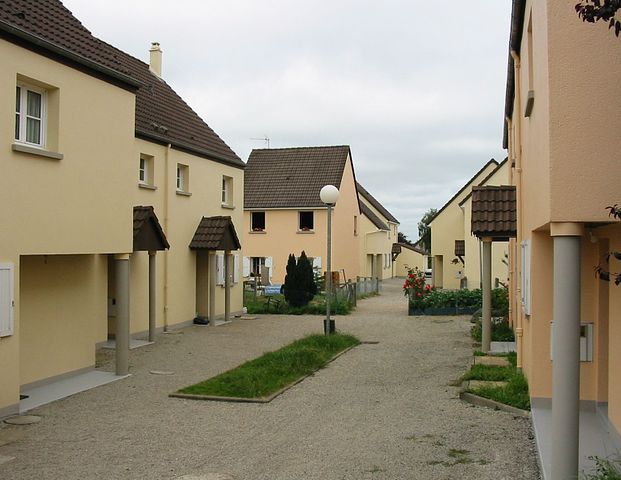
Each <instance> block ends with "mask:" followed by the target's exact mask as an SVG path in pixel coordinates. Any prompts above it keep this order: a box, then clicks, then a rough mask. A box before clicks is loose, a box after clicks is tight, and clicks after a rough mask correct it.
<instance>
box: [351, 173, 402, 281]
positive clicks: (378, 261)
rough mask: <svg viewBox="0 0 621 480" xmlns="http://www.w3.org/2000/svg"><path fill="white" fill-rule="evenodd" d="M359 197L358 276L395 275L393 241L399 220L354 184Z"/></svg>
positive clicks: (396, 234)
mask: <svg viewBox="0 0 621 480" xmlns="http://www.w3.org/2000/svg"><path fill="white" fill-rule="evenodd" d="M356 187H357V190H358V199H359V200H360V212H361V214H362V215H361V219H360V221H359V226H358V230H359V232H358V234H359V235H358V236H359V238H360V276H361V277H373V278H379V279H380V280H384V279H386V278H392V277H394V276H395V266H394V264H393V244H394V243H395V242H397V237H398V234H399V221H398V220H397V219H396V218H395V217H394V216H393V215H392V214H391V213H390V212H389V211H388V210H387V209H386V208H385V207H384V206H383V205H382V204H381V203H380V202H379V201H378V200H377V199H376V198H375V197H374V196H373V195H371V194H370V193H369V192H368V191H367V190H366V189H365V188H364V187H363V186H362V185H360V184H359V183H357V184H356Z"/></svg>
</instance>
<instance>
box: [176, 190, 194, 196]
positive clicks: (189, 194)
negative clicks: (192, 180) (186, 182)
mask: <svg viewBox="0 0 621 480" xmlns="http://www.w3.org/2000/svg"><path fill="white" fill-rule="evenodd" d="M175 193H176V194H177V195H181V196H182V197H191V196H192V194H191V193H190V192H184V191H182V190H177V191H176V192H175Z"/></svg>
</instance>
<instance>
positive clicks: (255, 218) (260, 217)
mask: <svg viewBox="0 0 621 480" xmlns="http://www.w3.org/2000/svg"><path fill="white" fill-rule="evenodd" d="M250 229H251V230H252V231H253V232H262V231H264V230H265V212H251V213H250Z"/></svg>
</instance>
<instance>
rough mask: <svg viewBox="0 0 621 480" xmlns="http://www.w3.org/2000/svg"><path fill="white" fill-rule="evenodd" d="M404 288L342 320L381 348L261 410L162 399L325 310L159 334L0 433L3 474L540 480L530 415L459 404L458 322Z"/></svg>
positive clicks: (463, 359)
mask: <svg viewBox="0 0 621 480" xmlns="http://www.w3.org/2000/svg"><path fill="white" fill-rule="evenodd" d="M400 285H401V280H398V279H395V280H390V281H386V282H384V292H383V294H382V295H381V296H379V297H374V298H370V299H367V300H363V301H361V302H359V306H358V308H357V310H356V312H355V313H354V314H352V315H350V316H348V317H337V320H336V324H337V328H338V329H340V330H343V331H346V332H350V333H353V334H355V335H357V336H359V337H360V338H361V339H362V340H365V341H378V342H379V343H378V344H364V345H361V346H359V347H356V348H355V349H353V350H351V351H350V352H349V353H347V354H345V355H343V356H341V357H340V358H339V359H337V360H336V361H335V362H333V363H332V364H330V365H329V366H328V368H326V369H324V370H322V371H320V372H318V373H317V374H315V375H314V376H312V377H309V378H307V379H306V380H304V381H303V382H301V383H300V384H298V385H296V386H295V387H293V388H292V389H290V390H288V391H287V392H285V393H284V394H283V395H281V396H280V397H278V398H276V399H275V400H274V401H273V402H271V403H269V404H236V403H220V402H201V401H192V400H183V399H172V398H168V397H167V394H168V393H170V392H172V391H174V390H176V389H178V388H180V387H183V386H186V385H188V384H190V383H195V382H197V381H200V380H203V379H205V378H207V377H210V376H212V375H214V374H216V373H218V372H221V371H225V370H228V369H229V368H231V367H233V366H235V365H237V364H239V363H241V362H243V361H245V360H248V359H250V358H254V357H256V356H258V355H260V354H261V353H263V352H264V351H267V350H273V349H276V348H278V347H280V346H282V345H284V344H287V343H289V342H290V341H292V340H294V339H296V338H299V337H301V336H303V335H304V334H307V333H310V332H320V331H321V330H322V328H323V325H322V318H321V317H310V316H308V317H306V316H305V317H295V316H260V317H259V318H257V319H255V320H235V321H234V322H233V323H232V324H229V325H226V326H221V327H217V328H215V329H212V328H208V327H189V328H187V329H185V330H183V331H182V333H180V334H176V335H174V334H173V335H161V336H159V337H158V338H157V343H156V345H153V346H149V347H145V348H142V349H139V350H134V351H132V352H131V356H130V360H131V372H132V376H131V377H130V378H128V379H126V380H122V381H119V382H115V383H112V384H109V385H106V386H103V387H99V388H96V389H94V390H91V391H88V392H84V393H81V394H78V395H75V396H73V397H70V398H67V399H65V400H61V401H58V402H54V403H52V404H50V405H47V406H44V407H41V408H39V409H37V410H35V411H33V412H32V413H34V414H37V415H41V416H42V417H43V419H42V421H41V422H40V423H38V424H36V425H31V426H27V427H16V426H9V425H3V426H2V427H0V458H1V457H2V456H8V457H15V459H14V460H12V461H9V462H7V463H4V464H0V479H2V480H5V479H6V480H9V479H10V480H20V479H33V478H35V479H37V480H46V479H54V480H57V479H63V480H69V479H80V480H82V479H91V478H101V479H173V478H178V477H183V476H197V477H192V478H200V477H199V476H201V475H202V476H203V477H202V478H211V479H231V478H232V479H235V480H268V479H269V480H281V479H282V480H285V479H287V480H289V479H292V480H297V479H300V480H301V479H321V480H332V479H334V480H360V479H373V480H383V479H390V480H397V479H404V480H405V479H408V480H411V479H466V480H467V479H477V480H484V479H494V480H499V479H511V480H519V479H529V480H530V479H539V478H540V477H539V473H538V468H537V461H536V456H535V453H534V444H533V440H532V436H533V435H532V430H531V426H530V421H529V420H527V419H523V418H516V417H514V416H513V415H511V414H508V413H505V412H497V411H493V410H490V409H486V408H479V407H472V406H470V405H468V404H465V403H463V402H461V401H460V400H459V399H458V398H457V394H458V391H457V388H456V387H453V386H450V383H451V382H452V381H453V380H454V379H455V378H457V377H458V376H459V375H460V374H462V373H463V372H464V371H465V370H466V368H467V365H468V363H469V361H470V355H471V350H472V349H471V346H470V341H469V337H468V336H467V331H468V328H469V324H468V322H467V320H466V319H464V318H455V317H432V318H426V317H419V318H414V317H408V316H407V311H406V310H407V308H406V303H405V299H404V298H403V296H402V295H401V292H400ZM107 355H108V356H107V357H105V356H104V357H102V358H101V363H102V368H104V369H109V370H112V365H113V364H112V358H111V357H110V356H109V354H107ZM151 370H167V371H173V372H175V374H174V375H172V376H161V375H152V374H150V373H149V372H150V371H151ZM3 438H4V439H5V442H6V441H7V440H6V439H7V438H8V439H11V438H12V439H17V440H15V441H13V442H11V443H8V444H5V445H3V443H5V442H3ZM218 473H219V474H223V475H213V474H218ZM209 474H212V475H209ZM187 478H190V477H187Z"/></svg>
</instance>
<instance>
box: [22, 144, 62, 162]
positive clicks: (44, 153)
mask: <svg viewBox="0 0 621 480" xmlns="http://www.w3.org/2000/svg"><path fill="white" fill-rule="evenodd" d="M11 149H12V150H13V151H14V152H20V153H29V154H30V155H36V156H38V157H45V158H51V159H53V160H62V159H63V158H64V157H65V156H64V155H63V154H62V153H58V152H51V151H49V150H45V149H43V148H39V147H31V146H30V145H24V144H22V143H14V144H13V145H11Z"/></svg>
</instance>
